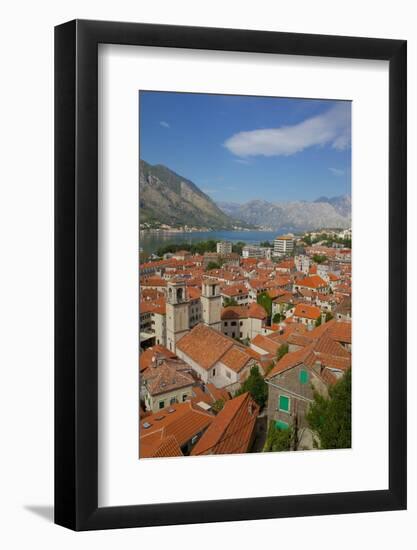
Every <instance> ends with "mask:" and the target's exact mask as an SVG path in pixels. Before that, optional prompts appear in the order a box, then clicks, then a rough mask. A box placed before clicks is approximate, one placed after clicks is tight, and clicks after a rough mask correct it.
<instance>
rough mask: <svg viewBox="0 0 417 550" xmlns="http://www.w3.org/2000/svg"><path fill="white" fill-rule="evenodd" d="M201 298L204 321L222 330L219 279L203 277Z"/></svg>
mask: <svg viewBox="0 0 417 550" xmlns="http://www.w3.org/2000/svg"><path fill="white" fill-rule="evenodd" d="M200 300H201V309H202V319H203V323H204V324H205V325H207V326H208V327H211V328H213V329H214V330H217V331H218V332H221V330H222V323H221V312H222V297H221V296H220V283H219V281H218V280H217V279H208V278H207V279H203V285H202V291H201V298H200Z"/></svg>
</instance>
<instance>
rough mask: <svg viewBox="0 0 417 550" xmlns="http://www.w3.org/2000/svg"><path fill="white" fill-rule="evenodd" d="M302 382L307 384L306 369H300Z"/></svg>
mask: <svg viewBox="0 0 417 550" xmlns="http://www.w3.org/2000/svg"><path fill="white" fill-rule="evenodd" d="M300 382H301V384H307V382H308V372H307V371H306V370H300Z"/></svg>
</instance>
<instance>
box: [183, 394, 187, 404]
mask: <svg viewBox="0 0 417 550" xmlns="http://www.w3.org/2000/svg"><path fill="white" fill-rule="evenodd" d="M186 399H187V394H186V393H183V394H182V402H183V403H184V401H186Z"/></svg>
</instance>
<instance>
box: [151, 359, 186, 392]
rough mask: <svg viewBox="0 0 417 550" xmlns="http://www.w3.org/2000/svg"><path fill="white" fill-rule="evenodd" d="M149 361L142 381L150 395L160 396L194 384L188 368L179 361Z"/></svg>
mask: <svg viewBox="0 0 417 550" xmlns="http://www.w3.org/2000/svg"><path fill="white" fill-rule="evenodd" d="M159 361H160V360H159V359H156V361H151V365H150V367H148V368H147V369H146V370H145V371H144V372H143V374H142V380H143V381H144V382H145V386H146V388H147V390H148V392H149V393H150V394H151V395H160V394H162V393H167V392H170V391H173V390H176V389H180V388H185V387H187V386H192V385H193V384H194V378H193V377H192V376H191V374H190V372H189V371H190V370H191V369H190V367H189V366H188V365H187V364H186V363H184V361H181V360H180V359H162V361H161V362H159Z"/></svg>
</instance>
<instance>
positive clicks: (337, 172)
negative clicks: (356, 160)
mask: <svg viewBox="0 0 417 550" xmlns="http://www.w3.org/2000/svg"><path fill="white" fill-rule="evenodd" d="M329 170H330V172H331V173H332V174H333V175H334V176H343V174H344V173H345V171H344V170H341V169H340V168H329Z"/></svg>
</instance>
